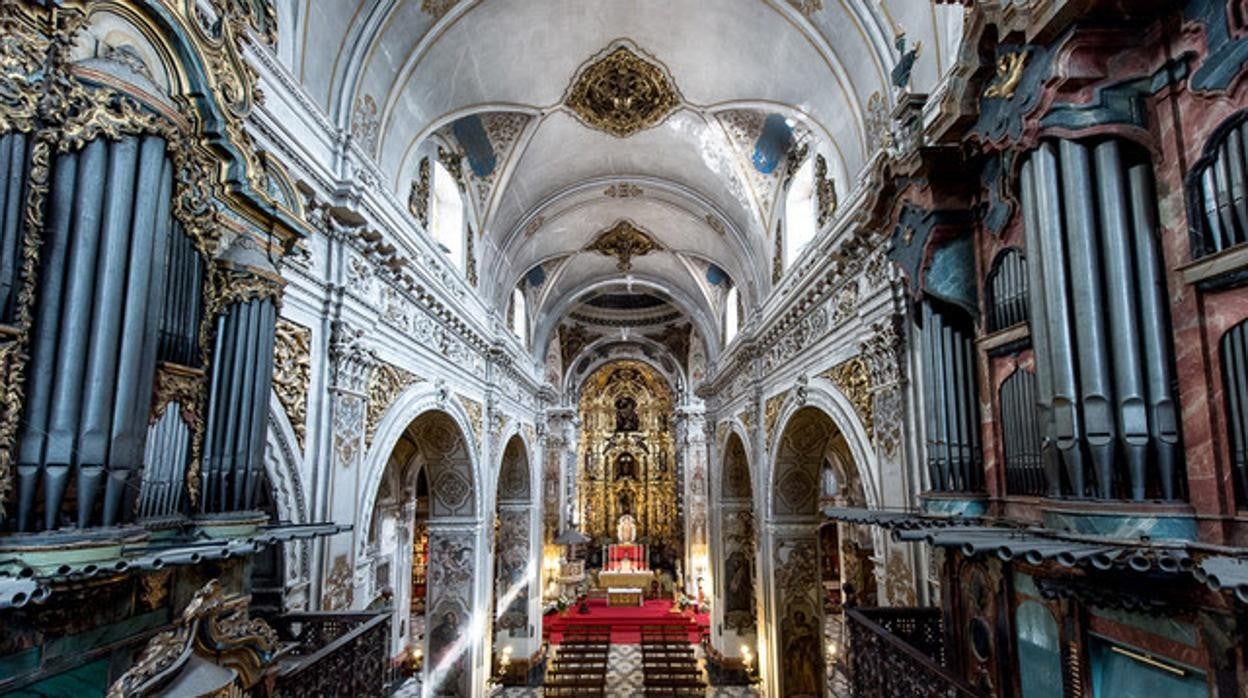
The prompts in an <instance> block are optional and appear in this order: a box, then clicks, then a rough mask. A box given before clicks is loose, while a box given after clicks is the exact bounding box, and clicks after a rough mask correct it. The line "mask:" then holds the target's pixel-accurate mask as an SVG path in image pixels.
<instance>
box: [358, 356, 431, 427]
mask: <svg viewBox="0 0 1248 698" xmlns="http://www.w3.org/2000/svg"><path fill="white" fill-rule="evenodd" d="M421 380H423V379H422V378H420V377H419V376H417V375H415V374H413V373H411V372H410V371H405V370H403V369H401V368H399V367H398V366H394V365H392V364H388V363H386V362H384V361H378V362H377V363H376V364H375V365H374V366H373V369H372V371H371V372H370V373H369V375H368V417H367V418H366V420H365V426H364V441H365V444H371V443H372V442H373V435H374V434H375V433H377V425H378V424H380V423H381V418H382V417H384V416H385V414H386V410H388V409H390V405H391V404H392V403H393V402H394V401H395V400H396V399H397V398H398V397H399V395H400V394H401V393H402V392H403V391H404V390H405V389H407V387H408V386H409V385H412V384H414V383H419V382H420V381H421Z"/></svg>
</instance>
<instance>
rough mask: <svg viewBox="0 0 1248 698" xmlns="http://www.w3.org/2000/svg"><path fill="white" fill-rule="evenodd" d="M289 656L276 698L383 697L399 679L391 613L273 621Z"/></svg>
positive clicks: (304, 615)
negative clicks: (392, 655) (393, 664)
mask: <svg viewBox="0 0 1248 698" xmlns="http://www.w3.org/2000/svg"><path fill="white" fill-rule="evenodd" d="M269 624H270V625H272V626H273V628H274V629H275V630H276V631H277V634H278V638H279V640H280V642H281V644H282V645H283V652H284V655H283V657H282V659H281V668H280V669H279V670H278V672H277V676H276V681H275V682H274V688H273V692H272V694H271V695H273V696H380V695H386V693H387V692H388V690H389V688H390V684H391V682H392V681H393V679H394V676H393V673H394V672H393V670H392V669H391V663H390V657H389V647H390V612H389V611H382V612H376V613H356V612H347V611H341V612H321V613H288V614H286V615H282V616H278V617H276V618H273V619H272V620H270V621H269Z"/></svg>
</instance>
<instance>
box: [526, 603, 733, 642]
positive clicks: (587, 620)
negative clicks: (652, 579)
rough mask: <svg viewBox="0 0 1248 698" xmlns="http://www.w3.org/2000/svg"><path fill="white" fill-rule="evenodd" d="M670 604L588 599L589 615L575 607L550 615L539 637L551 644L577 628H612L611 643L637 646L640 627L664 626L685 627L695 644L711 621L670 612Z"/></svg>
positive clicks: (708, 618) (704, 615) (699, 615)
mask: <svg viewBox="0 0 1248 698" xmlns="http://www.w3.org/2000/svg"><path fill="white" fill-rule="evenodd" d="M671 608H672V602H671V601H670V600H668V599H657V600H654V601H647V602H645V605H644V606H608V605H607V602H606V601H599V600H590V602H589V613H577V612H576V607H575V606H573V607H572V608H570V609H568V615H566V616H560V615H559V614H557V613H552V614H550V615H548V616H546V617H545V618H544V619H543V627H544V629H543V631H542V634H543V635H544V636H545V637H546V639H547V640H548V641H549V642H550V643H551V644H559V643H560V642H562V641H563V633H564V631H565V630H566V629H568V628H570V627H573V626H577V625H609V626H611V642H612V643H613V644H638V643H640V642H641V626H643V625H665V626H672V627H679V628H684V629H685V631H686V632H688V633H689V642H691V643H697V642H699V641H700V640H701V639H702V635H703V633H705V632H707V630H708V629H709V628H710V626H711V618H710V616H708V615H707V614H705V613H699V614H696V615H693V616H690V615H687V614H684V613H672V612H671Z"/></svg>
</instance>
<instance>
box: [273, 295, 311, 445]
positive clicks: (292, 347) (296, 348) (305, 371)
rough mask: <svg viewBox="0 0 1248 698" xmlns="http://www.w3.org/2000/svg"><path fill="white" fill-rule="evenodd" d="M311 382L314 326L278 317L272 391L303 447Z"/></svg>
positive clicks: (274, 346)
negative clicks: (311, 327) (312, 328)
mask: <svg viewBox="0 0 1248 698" xmlns="http://www.w3.org/2000/svg"><path fill="white" fill-rule="evenodd" d="M311 384H312V330H311V329H309V328H307V327H304V326H303V325H299V324H296V323H293V322H291V321H290V320H284V319H283V320H278V321H277V328H276V332H275V338H274V343H273V391H274V392H275V393H277V401H278V402H280V403H281V405H282V409H283V410H285V411H286V416H287V417H288V418H289V419H290V426H291V428H293V429H294V430H295V438H296V439H298V441H299V447H300V448H302V447H303V443H304V438H305V437H306V436H307V422H308V389H309V387H310V386H311Z"/></svg>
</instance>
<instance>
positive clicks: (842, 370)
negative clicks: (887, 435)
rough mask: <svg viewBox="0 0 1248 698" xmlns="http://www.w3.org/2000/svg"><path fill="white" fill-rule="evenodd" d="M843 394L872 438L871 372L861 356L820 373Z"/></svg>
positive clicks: (873, 434)
mask: <svg viewBox="0 0 1248 698" xmlns="http://www.w3.org/2000/svg"><path fill="white" fill-rule="evenodd" d="M820 375H822V376H823V377H824V378H826V379H828V380H829V381H831V382H832V383H834V384H835V385H836V387H837V388H838V389H839V390H840V391H841V392H842V393H844V394H845V397H846V398H847V399H848V400H849V402H850V404H852V405H853V406H854V411H855V412H857V413H858V419H860V420H862V428H863V429H864V430H865V431H866V432H867V434H868V435H869V436H870V437H871V438H872V439H873V440H874V438H875V430H874V427H873V421H874V414H873V412H872V407H871V374H870V372H869V371H868V370H867V362H866V361H865V360H863V358H862V357H861V356H855V357H854V358H852V359H849V360H847V361H843V362H841V363H839V364H837V365H836V366H833V367H832V368H830V369H828V370H827V371H824V372H823V373H822V374H820Z"/></svg>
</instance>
